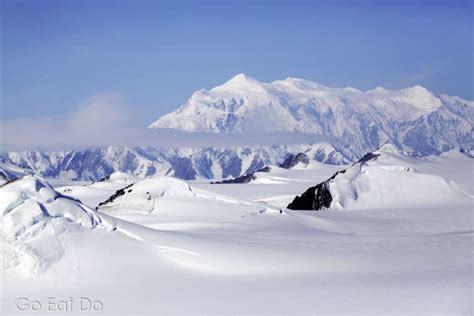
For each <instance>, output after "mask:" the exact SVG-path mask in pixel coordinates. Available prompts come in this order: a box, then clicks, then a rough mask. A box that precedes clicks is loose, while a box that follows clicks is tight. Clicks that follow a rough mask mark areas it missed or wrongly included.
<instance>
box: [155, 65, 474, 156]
mask: <svg viewBox="0 0 474 316" xmlns="http://www.w3.org/2000/svg"><path fill="white" fill-rule="evenodd" d="M473 127H474V103H473V102H472V101H466V100H462V99H460V98H457V97H449V96H446V95H441V96H435V95H434V94H433V93H431V92H430V91H428V90H426V89H425V88H423V87H421V86H413V87H410V88H406V89H402V90H394V91H392V90H387V89H384V88H380V87H379V88H376V89H374V90H369V91H366V92H362V91H359V90H357V89H354V88H343V89H339V88H330V87H325V86H322V85H320V84H317V83H315V82H311V81H307V80H302V79H297V78H287V79H286V80H277V81H274V82H272V83H262V82H259V81H257V80H256V79H253V78H251V77H249V76H247V75H244V74H239V75H237V76H235V77H234V78H232V79H230V80H229V81H227V82H226V83H224V84H223V85H221V86H218V87H215V88H212V89H210V90H204V89H203V90H199V91H197V92H195V93H194V94H193V95H192V96H191V98H190V99H189V100H188V101H187V102H186V103H185V104H183V105H182V106H181V107H180V108H178V109H177V110H176V111H174V112H172V113H169V114H167V115H164V116H162V117H160V118H159V119H158V120H157V121H156V122H154V123H152V124H151V125H150V128H174V129H181V130H186V131H204V132H215V133H240V132H259V131H289V132H294V131H298V132H305V133H315V134H323V135H326V136H330V137H333V138H335V139H338V140H340V141H341V142H342V144H344V145H343V146H342V147H339V148H340V149H342V148H344V147H348V146H350V147H351V150H352V151H353V152H355V153H357V154H362V153H363V152H367V151H370V150H374V149H375V148H377V147H379V146H380V145H382V144H384V143H386V142H387V141H389V142H391V143H393V144H395V145H397V146H399V147H401V148H403V149H405V150H410V151H413V152H416V153H418V154H422V155H429V154H433V153H440V152H443V151H445V150H448V149H450V148H453V147H457V148H467V149H471V148H473V146H474V140H473V137H472V134H471V130H472V129H473Z"/></svg>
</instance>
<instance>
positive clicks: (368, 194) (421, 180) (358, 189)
mask: <svg viewBox="0 0 474 316" xmlns="http://www.w3.org/2000/svg"><path fill="white" fill-rule="evenodd" d="M417 163H418V162H417V160H416V159H415V158H414V157H410V156H407V155H406V154H403V153H402V152H400V151H398V150H397V149H396V148H395V147H394V146H392V145H384V146H382V147H381V148H380V149H378V150H376V151H374V152H373V153H368V154H366V155H365V156H363V157H362V158H361V159H360V160H359V161H357V162H356V163H354V164H353V165H352V166H351V167H350V168H348V169H346V170H342V171H339V172H337V173H335V174H334V175H333V176H332V177H331V178H329V179H328V180H326V181H323V182H321V183H319V184H318V185H316V186H314V187H310V188H309V189H308V190H307V191H306V192H304V193H303V194H302V195H301V196H296V197H295V198H294V200H293V201H292V202H291V203H290V204H289V205H288V208H289V209H299V210H322V209H351V208H385V207H387V208H394V207H401V208H402V207H410V206H418V205H425V206H439V205H452V204H453V201H455V202H454V203H456V202H458V203H463V202H466V201H469V200H472V197H471V196H470V195H469V194H467V193H465V192H463V191H462V190H459V189H458V188H457V185H455V184H454V183H448V182H446V180H444V179H443V178H442V177H439V176H435V175H431V174H424V173H419V172H417V171H416V169H415V167H414V166H416V165H417Z"/></svg>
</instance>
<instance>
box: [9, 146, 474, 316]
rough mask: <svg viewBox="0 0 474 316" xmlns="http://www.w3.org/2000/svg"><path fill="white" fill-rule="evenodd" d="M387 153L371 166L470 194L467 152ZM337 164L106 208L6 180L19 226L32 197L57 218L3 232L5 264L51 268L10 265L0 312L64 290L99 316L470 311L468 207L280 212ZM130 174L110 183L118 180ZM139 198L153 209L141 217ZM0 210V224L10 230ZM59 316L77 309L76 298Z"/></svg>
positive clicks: (177, 185)
mask: <svg viewBox="0 0 474 316" xmlns="http://www.w3.org/2000/svg"><path fill="white" fill-rule="evenodd" d="M388 149H389V148H384V151H385V152H386V154H387V155H386V157H388V160H384V159H381V160H379V161H377V162H373V163H374V164H375V163H377V164H378V167H386V166H398V165H405V164H407V162H408V163H409V164H410V166H411V167H413V168H415V169H416V170H417V171H419V173H423V174H432V175H433V176H439V177H443V178H444V179H445V180H446V182H447V183H451V182H452V181H453V182H455V183H456V185H458V186H459V187H460V188H465V187H469V188H471V189H472V177H471V175H472V173H471V171H472V170H473V165H472V158H468V157H467V156H466V155H464V154H460V153H457V152H449V153H446V154H445V155H442V156H439V157H427V158H415V157H408V158H407V157H405V155H403V154H399V153H397V152H392V153H390V152H389V151H388ZM379 157H383V156H382V155H381V156H379ZM369 163H370V162H369ZM345 168H347V166H335V165H326V164H321V163H317V162H310V163H309V164H308V165H307V166H306V167H304V168H293V169H283V168H272V170H271V172H269V173H264V174H262V177H269V178H274V177H280V178H283V179H284V181H281V183H277V184H276V183H275V184H263V183H260V184H259V183H256V184H228V185H215V184H212V185H211V184H209V183H208V181H202V180H195V181H189V182H184V181H180V180H177V179H171V178H167V177H155V178H150V179H145V180H137V181H135V182H133V185H132V186H131V187H130V188H131V189H132V192H128V191H126V190H125V191H124V192H125V193H124V195H121V196H119V197H118V198H117V199H115V200H114V201H112V202H111V203H110V206H111V207H110V208H109V209H104V210H103V212H102V210H99V211H98V212H95V211H92V210H91V209H90V208H88V207H86V206H84V205H83V204H82V203H79V202H78V201H77V200H73V199H72V197H71V198H70V197H64V196H63V195H62V194H58V193H57V192H54V190H53V189H52V188H51V187H50V186H48V184H47V183H46V182H44V181H43V180H41V179H39V180H35V179H36V178H34V177H32V178H31V179H32V180H28V179H30V178H25V180H26V181H25V182H21V181H22V180H17V181H15V182H12V183H10V184H7V185H6V186H3V187H0V202H2V201H6V200H8V201H17V200H18V199H19V198H18V196H19V197H21V198H20V200H25V201H31V202H24V203H23V204H22V205H23V207H21V208H18V207H17V208H14V210H15V212H17V214H22V215H21V216H20V218H21V220H20V221H15V222H16V223H28V224H26V225H22V227H33V226H35V224H33V225H31V224H29V223H30V222H34V221H35V220H36V218H38V217H37V215H38V214H39V212H35V211H34V210H35V209H36V208H35V207H29V203H32V204H31V205H33V206H34V205H36V204H35V203H40V204H41V205H43V206H44V209H43V214H46V213H45V212H47V213H48V214H54V215H51V217H49V216H47V217H46V219H45V220H43V219H42V218H43V217H41V216H44V215H41V214H40V217H39V218H40V220H39V222H38V223H45V224H44V228H42V229H39V228H38V231H37V232H36V233H34V234H32V235H33V237H31V238H30V235H29V234H27V235H25V236H24V237H21V239H16V240H8V241H7V240H6V239H5V238H2V239H1V249H2V258H13V257H14V256H11V255H8V256H5V255H4V254H5V253H9V252H10V253H11V252H12V250H15V251H17V250H18V251H19V249H26V250H25V251H29V253H31V254H33V253H34V254H35V255H38V254H39V255H41V258H43V259H42V262H48V263H49V264H48V265H45V266H44V268H43V269H38V270H37V272H36V274H31V273H27V272H30V271H34V269H30V268H28V269H27V268H25V265H27V266H28V264H26V263H27V262H29V261H28V260H29V259H28V258H30V257H29V256H25V257H24V256H22V255H17V256H16V260H13V259H11V260H10V259H8V260H6V262H9V263H10V264H9V265H8V266H5V265H4V266H3V271H2V275H1V277H2V286H3V289H2V290H3V292H2V295H1V297H0V300H1V301H0V308H1V313H2V315H4V314H5V315H10V314H14V313H16V311H15V302H16V300H17V298H18V297H28V298H31V299H35V300H39V301H40V302H41V303H42V304H43V306H46V305H47V303H46V302H47V298H48V297H56V298H58V299H68V298H69V297H71V298H72V299H73V300H74V302H76V303H74V304H77V302H78V301H79V299H80V298H81V297H88V298H90V299H93V300H99V301H101V302H102V303H103V310H102V311H101V312H100V314H103V315H118V314H120V315H132V314H133V315H136V314H143V315H170V314H183V315H195V314H202V315H210V314H219V315H235V314H260V315H262V314H265V315H275V314H285V315H289V314H293V315H308V314H351V315H352V314H380V313H386V314H397V315H398V314H411V315H433V314H468V315H469V314H472V312H473V305H472V280H473V274H472V273H473V271H472V247H473V238H472V237H473V231H474V228H473V226H472V216H473V213H472V210H473V209H472V202H469V203H468V204H462V205H461V204H456V203H449V204H443V205H436V206H430V207H424V206H423V205H417V206H416V207H415V206H410V207H408V206H407V207H403V208H400V207H399V208H384V209H377V208H370V209H352V210H351V211H347V212H299V211H292V210H283V211H282V212H280V208H279V205H277V203H281V200H279V198H281V197H282V196H283V195H285V194H292V193H293V194H295V193H296V192H301V190H302V189H304V188H307V187H308V186H309V185H311V184H314V183H315V182H318V181H324V180H325V179H327V178H328V177H330V176H331V175H332V174H334V172H336V171H337V170H340V169H345ZM408 174H410V175H411V174H412V173H410V172H408ZM127 177H128V176H124V175H122V176H121V175H117V177H115V176H111V177H110V178H111V179H114V178H115V179H117V180H120V181H119V182H122V183H120V184H117V185H120V186H127V185H129V182H127V181H122V179H124V178H125V179H126V178H127ZM429 179H432V178H429ZM109 181H110V180H109ZM15 183H17V184H18V185H17V186H16V185H15ZM99 183H100V184H101V185H102V186H106V185H112V184H113V183H112V182H110V183H108V181H107V180H106V181H103V182H99ZM99 183H96V184H93V185H92V189H94V190H95V192H96V194H97V196H98V195H104V196H105V199H107V197H108V196H110V195H111V194H109V195H108V196H107V194H108V193H107V190H102V191H101V190H100V189H101V188H102V187H101V186H98V185H99ZM12 185H15V186H13V187H10V186H12ZM96 185H97V187H95V188H94V186H96ZM424 185H428V186H429V185H430V183H428V182H427V183H425V184H424ZM78 186H79V187H81V186H82V185H81V184H79V185H78ZM9 187H10V188H9ZM67 187H68V188H71V191H70V192H69V193H70V194H71V195H72V196H73V197H75V198H77V197H78V196H75V194H76V192H77V193H79V194H80V193H81V191H80V190H79V191H76V190H75V187H76V185H75V183H74V182H70V183H69V184H68V185H67ZM114 192H115V191H114ZM147 192H149V194H148V195H150V196H153V197H154V198H156V199H157V203H156V206H157V207H155V208H154V209H153V211H152V212H147V211H142V212H139V211H140V210H142V209H141V208H140V204H141V203H143V202H146V200H147V196H148V195H147ZM4 194H6V196H7V198H5V196H4ZM112 194H113V192H112ZM293 196H294V195H293ZM456 198H457V196H456ZM120 199H123V200H122V202H126V203H123V204H122V202H120ZM263 200H265V201H263ZM58 201H60V202H58ZM422 201H425V202H426V200H422ZM119 202H120V203H119ZM274 202H276V203H274ZM25 203H28V204H26V206H28V207H26V206H24V205H25ZM60 203H61V204H60ZM70 203H72V205H70ZM7 204H8V205H14V204H11V203H7ZM113 204H114V205H113ZM2 205H3V204H2ZM112 205H113V206H114V207H112ZM124 206H127V207H124ZM6 208H9V207H5V206H1V209H2V210H4V209H6ZM143 210H145V209H143ZM105 212H106V213H105ZM2 214H3V212H2ZM8 214H10V212H9V213H8ZM2 216H3V217H2V222H1V225H2V226H1V228H2V230H0V231H2V232H3V228H4V227H10V226H9V225H6V224H5V222H4V218H5V215H2ZM97 217H98V218H97ZM94 218H97V219H96V220H94V221H92V219H94ZM88 223H91V224H90V225H89V224H88ZM92 223H95V224H92ZM5 225H6V226H5ZM42 225H43V224H41V225H39V226H41V227H43V226H42ZM39 226H38V227H39ZM35 227H36V226H35ZM28 231H29V230H28ZM32 249H35V251H32ZM5 250H8V251H5ZM47 255H49V256H47ZM44 258H46V259H44ZM31 261H33V262H38V261H35V260H31ZM4 262H5V260H4ZM34 266H35V264H31V265H29V267H34ZM43 312H45V311H44V310H43ZM23 314H33V313H23ZM68 314H71V315H75V314H78V315H83V314H84V313H81V312H80V311H79V310H78V305H74V307H73V310H72V311H70V312H68ZM97 314H99V313H97Z"/></svg>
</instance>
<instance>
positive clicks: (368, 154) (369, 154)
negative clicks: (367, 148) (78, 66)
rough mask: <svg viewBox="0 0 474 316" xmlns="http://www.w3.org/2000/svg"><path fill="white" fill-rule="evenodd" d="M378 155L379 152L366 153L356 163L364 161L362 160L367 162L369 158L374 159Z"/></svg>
mask: <svg viewBox="0 0 474 316" xmlns="http://www.w3.org/2000/svg"><path fill="white" fill-rule="evenodd" d="M378 156H380V155H379V154H374V153H367V154H365V155H364V156H363V157H362V158H360V159H359V160H358V161H357V162H356V163H359V162H360V163H364V162H367V161H369V160H372V159H375V158H377V157H378Z"/></svg>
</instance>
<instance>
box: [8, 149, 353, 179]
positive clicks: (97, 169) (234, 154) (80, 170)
mask: <svg viewBox="0 0 474 316" xmlns="http://www.w3.org/2000/svg"><path fill="white" fill-rule="evenodd" d="M300 152H303V153H305V154H306V155H307V156H308V157H309V158H310V159H312V160H317V161H320V162H325V163H329V164H345V163H348V162H350V161H352V160H353V157H351V156H348V155H346V154H344V153H343V152H340V151H338V150H337V149H335V148H334V147H333V146H332V145H330V144H328V143H316V144H311V145H308V144H296V145H276V146H238V147H207V148H179V149H160V148H152V147H148V148H145V147H134V148H129V147H114V146H109V147H104V148H101V147H98V148H89V149H80V150H66V151H52V152H46V151H38V150H36V151H18V152H7V153H3V154H0V173H1V170H3V169H4V171H5V174H7V173H8V174H11V172H10V171H9V170H10V169H11V167H10V166H16V168H17V169H18V168H20V169H22V170H23V171H22V172H23V173H32V174H37V175H41V176H44V177H48V178H62V179H72V180H87V181H98V180H100V179H102V178H104V177H106V176H108V175H110V174H111V173H113V172H116V171H122V172H126V173H129V174H133V175H135V176H137V177H139V178H145V177H148V176H153V175H168V176H173V177H176V178H180V179H186V180H192V179H223V178H228V177H237V176H239V175H242V174H247V173H251V172H254V171H256V170H258V169H260V168H263V167H264V166H266V165H269V164H272V165H276V164H279V163H281V162H283V161H284V159H285V158H287V156H288V155H290V154H292V153H293V154H297V153H300ZM18 172H19V171H17V173H18ZM0 175H1V174H0ZM5 180H9V179H8V178H7V177H6V178H5Z"/></svg>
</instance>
